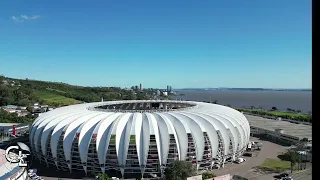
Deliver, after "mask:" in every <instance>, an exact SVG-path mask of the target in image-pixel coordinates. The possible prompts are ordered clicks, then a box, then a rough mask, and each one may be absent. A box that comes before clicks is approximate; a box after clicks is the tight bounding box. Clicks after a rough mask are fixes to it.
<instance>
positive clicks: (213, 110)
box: [30, 100, 250, 171]
mask: <svg viewBox="0 0 320 180" xmlns="http://www.w3.org/2000/svg"><path fill="white" fill-rule="evenodd" d="M152 102H155V103H158V102H168V103H171V102H175V103H186V104H189V105H190V107H187V108H182V109H174V110H173V109H172V110H171V109H170V110H159V111H152V110H148V111H143V110H136V111H133V110H118V111H117V110H116V109H115V110H114V109H112V110H110V109H101V108H100V109H99V108H98V106H99V107H100V106H105V105H110V104H123V103H152ZM191 105H192V106H191ZM218 130H219V132H220V133H221V136H222V138H223V141H224V142H223V144H224V147H225V150H224V154H225V155H227V154H228V153H229V145H230V142H229V141H230V138H231V140H232V142H233V143H232V144H233V147H232V149H233V151H234V152H236V151H238V150H240V149H243V148H244V147H245V146H246V144H247V142H248V141H249V136H250V127H249V123H248V121H247V119H246V117H245V116H244V115H243V114H242V113H240V112H238V111H236V110H234V109H232V108H229V107H226V106H221V105H216V104H209V103H203V102H193V101H152V100H137V101H131V100H130V101H110V102H97V103H86V104H78V105H71V106H67V107H62V108H57V109H54V110H52V111H49V112H47V113H44V114H43V115H42V116H40V117H38V118H37V119H36V120H35V121H34V123H33V125H32V129H31V131H30V144H31V146H33V149H35V150H36V151H37V152H38V153H41V154H43V156H46V152H47V146H46V144H47V143H50V148H51V153H52V156H53V158H54V159H55V158H57V148H58V147H57V144H58V140H59V138H60V136H61V134H62V132H64V137H63V150H64V155H65V158H66V160H67V162H68V161H70V160H71V153H70V152H71V148H72V142H73V140H74V137H75V136H76V135H78V138H79V145H78V146H79V154H80V159H81V161H82V162H83V163H86V162H87V152H88V148H89V145H88V144H89V143H90V140H91V138H92V136H93V135H95V136H96V150H97V154H98V159H99V163H100V164H104V162H105V160H106V152H107V149H108V146H109V140H110V138H111V136H112V135H116V136H115V137H116V139H115V142H116V143H115V144H116V150H117V157H118V162H119V165H123V164H125V163H126V157H127V151H128V146H129V141H130V136H131V135H135V142H136V147H137V155H138V159H139V164H140V165H143V164H145V163H146V159H147V154H148V148H149V139H150V135H155V138H156V143H157V148H158V153H159V162H160V164H166V162H167V156H168V150H169V140H170V138H169V134H173V135H174V137H175V139H176V141H177V148H178V153H179V159H180V160H184V159H185V158H186V156H187V148H188V138H187V133H191V134H192V137H193V138H194V141H195V144H196V152H197V155H196V156H197V160H199V161H200V160H201V159H202V156H203V152H204V135H203V132H206V133H207V134H208V137H209V139H210V144H211V146H212V156H213V158H215V156H216V154H217V150H218V134H217V133H216V131H218ZM228 130H230V133H231V135H232V136H230V134H229V132H228ZM49 136H51V138H50V142H48V139H49V138H48V137H49ZM39 144H40V146H39ZM68 166H69V168H70V165H69V164H68ZM84 169H86V168H85V167H84ZM85 171H86V170H85ZM103 171H104V170H103Z"/></svg>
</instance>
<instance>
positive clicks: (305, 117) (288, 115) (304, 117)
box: [235, 108, 312, 123]
mask: <svg viewBox="0 0 320 180" xmlns="http://www.w3.org/2000/svg"><path fill="white" fill-rule="evenodd" d="M235 109H236V110H238V111H241V112H245V113H250V114H254V115H258V116H259V115H260V116H271V117H273V118H279V117H280V118H284V119H290V120H295V121H302V122H309V123H312V115H310V114H304V113H298V112H288V111H279V110H265V109H256V108H254V109H253V108H235Z"/></svg>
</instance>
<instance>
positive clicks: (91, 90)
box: [0, 76, 148, 106]
mask: <svg viewBox="0 0 320 180" xmlns="http://www.w3.org/2000/svg"><path fill="white" fill-rule="evenodd" d="M102 97H103V99H104V100H105V101H108V100H130V99H148V96H147V95H146V93H144V92H136V93H133V92H132V91H130V90H125V89H121V88H118V87H84V86H75V85H70V84H66V83H62V82H47V81H39V80H30V79H23V80H22V79H14V78H8V77H4V76H0V106H4V105H8V104H13V105H20V106H27V105H29V104H30V103H34V102H40V103H41V104H48V105H53V106H62V105H70V104H76V103H82V102H95V101H100V100H101V98H102Z"/></svg>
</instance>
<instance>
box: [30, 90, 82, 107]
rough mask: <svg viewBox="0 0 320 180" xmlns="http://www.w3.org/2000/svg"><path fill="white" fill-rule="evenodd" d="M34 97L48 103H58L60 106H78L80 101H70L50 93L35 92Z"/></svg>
mask: <svg viewBox="0 0 320 180" xmlns="http://www.w3.org/2000/svg"><path fill="white" fill-rule="evenodd" d="M36 96H37V97H38V98H39V99H40V100H43V101H45V102H48V103H58V104H61V105H70V104H78V103H81V101H78V100H75V99H71V98H68V97H65V96H61V95H58V94H54V93H52V92H50V91H36Z"/></svg>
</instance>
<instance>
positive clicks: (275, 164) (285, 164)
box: [258, 158, 291, 172]
mask: <svg viewBox="0 0 320 180" xmlns="http://www.w3.org/2000/svg"><path fill="white" fill-rule="evenodd" d="M290 167H291V163H290V161H284V160H281V159H278V158H276V159H271V158H267V159H266V160H264V162H263V163H262V164H261V165H260V166H258V168H260V169H263V170H266V171H273V172H281V171H283V170H286V169H289V168H290Z"/></svg>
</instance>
